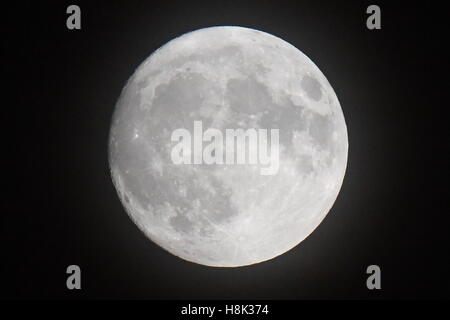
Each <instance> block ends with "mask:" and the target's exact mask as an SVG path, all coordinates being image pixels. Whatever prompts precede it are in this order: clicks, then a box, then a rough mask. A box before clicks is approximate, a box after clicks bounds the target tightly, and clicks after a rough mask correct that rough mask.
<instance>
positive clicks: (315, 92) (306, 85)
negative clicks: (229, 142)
mask: <svg viewBox="0 0 450 320" xmlns="http://www.w3.org/2000/svg"><path fill="white" fill-rule="evenodd" d="M301 86H302V88H303V90H305V92H306V94H307V95H308V97H309V98H311V99H313V100H315V101H319V100H320V98H322V89H321V86H320V83H319V81H317V80H316V79H315V78H313V77H311V76H308V75H306V76H304V77H303V79H302V83H301Z"/></svg>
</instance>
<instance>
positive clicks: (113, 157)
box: [108, 26, 348, 267]
mask: <svg viewBox="0 0 450 320" xmlns="http://www.w3.org/2000/svg"><path fill="white" fill-rule="evenodd" d="M194 121H202V123H203V124H204V126H205V128H204V129H206V127H211V128H216V129H219V130H223V131H224V132H225V130H226V129H244V130H245V129H250V128H255V129H267V130H272V129H278V130H279V149H278V150H279V169H278V171H277V173H276V174H273V175H261V174H260V171H259V170H255V168H254V167H255V165H250V164H238V165H236V164H209V165H208V164H195V165H194V164H193V165H176V164H174V163H173V161H172V160H171V156H170V155H171V150H172V148H173V146H174V142H173V141H172V140H171V134H172V132H174V130H176V129H178V128H187V129H189V130H192V128H193V123H194ZM347 152H348V138H347V127H346V124H345V119H344V115H343V112H342V109H341V106H340V103H339V101H338V98H337V96H336V94H335V92H334V91H333V88H332V87H331V85H330V83H329V82H328V81H327V79H326V78H325V76H324V75H323V73H322V72H321V71H320V70H319V68H318V67H317V66H316V65H315V64H314V63H313V62H312V61H311V60H310V59H309V58H308V57H307V56H306V55H305V54H303V53H302V52H301V51H300V50H298V49H297V48H295V47H294V46H293V45H291V44H289V43H288V42H286V41H284V40H282V39H280V38H278V37H275V36H273V35H271V34H268V33H265V32H262V31H258V30H254V29H248V28H243V27H234V26H221V27H210V28H204V29H200V30H196V31H193V32H190V33H187V34H184V35H182V36H180V37H178V38H176V39H173V40H171V41H170V42H168V43H166V44H165V45H164V46H162V47H161V48H159V49H158V50H156V51H155V52H154V53H153V54H151V55H150V56H149V57H148V58H147V59H146V60H145V61H144V62H143V63H142V64H141V65H140V66H139V67H138V68H137V69H136V70H135V72H134V74H132V76H131V78H130V79H129V80H128V82H127V84H126V86H125V87H124V88H123V90H122V93H121V95H120V97H119V99H118V102H117V104H116V106H115V110H114V114H113V118H112V122H111V129H110V136H109V151H108V153H109V154H108V157H109V165H110V170H111V175H112V180H113V183H114V186H115V188H116V190H117V193H118V195H119V197H120V199H121V202H122V204H123V206H124V208H125V210H126V212H127V213H128V215H129V216H130V218H131V219H132V220H133V221H134V223H135V224H136V225H137V226H138V227H139V228H140V230H141V231H142V232H143V233H144V234H145V235H146V236H147V237H148V238H149V239H151V240H152V241H153V242H154V243H156V244H158V245H159V246H160V247H162V248H164V249H165V250H167V251H168V252H170V253H172V254H174V255H175V256H178V257H180V258H182V259H185V260H188V261H191V262H194V263H198V264H202V265H207V266H214V267H239V266H245V265H251V264H255V263H259V262H262V261H266V260H269V259H272V258H274V257H277V256H279V255H281V254H283V253H285V252H287V251H288V250H290V249H292V248H293V247H295V246H297V245H298V244H299V243H300V242H302V241H303V240H304V239H305V238H306V237H307V236H308V235H309V234H311V233H312V232H313V231H314V229H316V228H317V227H318V225H319V224H320V223H321V222H322V220H323V219H324V218H325V216H326V215H327V213H328V212H329V210H330V209H331V207H332V206H333V204H334V202H335V200H336V198H337V195H338V193H339V191H340V188H341V185H342V182H343V179H344V175H345V170H346V166H347ZM256 166H257V165H256Z"/></svg>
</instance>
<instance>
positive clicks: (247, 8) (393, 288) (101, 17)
mask: <svg viewBox="0 0 450 320" xmlns="http://www.w3.org/2000/svg"><path fill="white" fill-rule="evenodd" d="M74 3H75V4H78V5H79V6H80V7H81V11H82V29H81V30H79V31H69V30H67V28H66V18H67V14H66V8H67V6H68V5H70V4H72V2H64V1H59V2H55V3H54V4H52V3H51V2H47V3H44V2H39V3H36V2H34V3H31V2H30V3H27V2H21V3H20V4H16V5H14V6H12V5H9V6H3V9H2V25H3V27H2V34H3V35H2V46H3V47H4V50H3V51H4V52H6V53H7V59H5V60H4V72H3V80H4V82H5V85H4V88H5V89H6V90H5V95H6V97H7V98H8V100H5V101H4V102H3V103H2V114H3V115H4V116H3V121H2V131H3V134H2V138H3V142H4V145H5V149H4V150H5V151H6V152H5V154H4V155H3V160H5V164H4V165H3V170H4V172H3V177H4V182H3V186H4V188H5V191H4V192H3V196H4V198H3V202H2V203H3V204H2V212H1V230H0V231H1V239H2V241H1V243H2V247H3V248H2V250H1V266H0V267H1V277H2V278H1V285H0V292H1V297H2V298H7V299H11V298H13V299H16V298H58V299H59V298H64V299H66V298H67V299H71V298H140V299H147V298H148V299H197V298H199V299H210V298H220V299H241V298H245V299H348V298H350V299H355V298H356V299H360V298H363V299H366V298H367V299H380V298H381V299H395V298H401V299H404V298H449V297H450V281H449V275H448V271H449V269H450V268H449V267H450V264H449V262H448V255H449V252H450V245H449V233H448V226H449V222H450V219H449V210H448V189H449V186H448V171H447V169H444V168H445V166H444V165H447V164H448V161H447V159H446V158H445V157H444V152H445V151H446V150H448V136H449V132H448V126H447V118H446V113H447V108H448V106H449V103H448V98H447V96H448V95H447V92H448V88H447V85H448V82H449V81H448V78H447V75H446V73H447V71H446V70H447V62H446V59H447V56H446V54H444V51H443V49H444V46H445V42H446V41H448V39H447V38H448V35H447V25H446V23H445V15H444V13H445V12H444V9H443V8H442V7H439V6H438V5H437V4H432V3H426V4H424V3H422V4H421V6H420V7H415V6H414V5H413V3H409V2H395V3H392V1H391V2H390V3H383V2H380V1H377V2H376V3H377V4H379V5H380V7H381V11H382V29H381V30H376V31H370V30H368V29H367V28H366V26H365V21H366V18H367V14H366V13H365V10H366V8H367V6H368V5H369V4H372V3H371V2H365V1H345V2H344V1H335V2H331V1H330V2H324V1H292V2H285V1H254V2H251V1H205V2H197V1H185V2H180V3H175V2H174V1H155V2H151V1H139V2H137V1H123V2H118V1H105V2H94V1H89V2H88V1H86V2H81V1H77V2H74ZM215 25H239V26H244V27H250V28H255V29H258V30H261V31H265V32H268V33H271V34H273V35H275V36H278V37H280V38H282V39H284V40H286V41H288V42H290V43H291V44H293V45H294V46H295V47H297V48H299V49H300V50H301V51H302V52H304V53H305V54H306V55H307V56H309V57H310V58H311V59H312V60H313V61H314V62H315V63H316V65H317V66H318V67H319V68H320V69H321V70H322V72H323V73H324V74H325V76H326V77H327V78H328V80H329V82H330V83H331V85H332V86H333V88H334V90H335V92H336V94H337V96H338V98H339V100H340V103H341V106H342V109H343V111H344V115H345V118H346V123H347V128H348V134H349V159H348V167H347V173H346V176H345V179H344V184H343V187H342V189H341V192H340V194H339V197H338V199H337V201H336V203H335V205H334V207H333V208H332V210H331V211H330V213H329V214H328V216H327V217H326V219H325V220H324V221H323V223H322V224H321V225H320V226H319V227H318V228H317V229H316V231H314V232H313V233H312V234H311V235H310V236H309V237H308V238H307V239H306V240H305V241H304V242H302V243H301V244H300V245H299V246H297V247H296V248H294V249H293V250H291V251H289V252H287V253H285V254H283V255H281V256H279V257H277V258H276V259H273V260H270V261H267V262H264V263H260V264H256V265H253V266H248V267H242V268H234V269H226V268H210V267H206V266H202V265H197V264H193V263H190V262H186V261H184V260H181V259H179V258H177V257H175V256H173V255H171V254H169V253H167V252H166V251H164V250H163V249H161V248H159V247H158V246H157V245H155V244H153V243H152V242H150V241H149V240H147V238H146V237H145V236H144V235H143V234H142V233H141V232H140V231H139V230H138V228H137V227H136V226H135V225H134V224H133V222H132V221H131V220H130V219H129V218H128V216H127V215H126V213H125V211H124V209H123V208H122V205H121V204H120V202H119V198H118V197H117V195H116V192H115V189H114V187H113V185H112V182H111V178H110V174H109V170H108V162H107V140H108V133H109V125H110V119H111V116H112V112H113V108H114V105H115V103H116V101H117V98H118V97H119V94H120V91H121V89H122V87H123V86H124V84H125V82H126V80H127V79H128V77H129V76H131V74H132V73H133V71H134V69H135V68H136V67H137V66H138V65H139V64H140V63H141V62H142V61H143V60H144V59H145V58H146V57H148V55H150V54H151V53H152V52H153V51H154V50H156V49H157V48H159V47H160V46H161V45H163V44H164V43H166V42H167V41H169V40H171V39H173V38H174V37H176V36H179V35H181V34H183V33H186V32H189V31H192V30H195V29H199V28H202V27H208V26H215ZM155 188H157V186H155ZM70 264H77V265H79V266H80V267H81V269H82V290H80V291H69V290H67V289H66V284H65V282H66V277H67V275H66V267H67V266H68V265H70ZM371 264H377V265H379V266H380V267H381V271H382V290H379V291H369V290H367V288H366V284H365V282H366V278H367V275H366V273H365V271H366V268H367V266H368V265H371Z"/></svg>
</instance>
